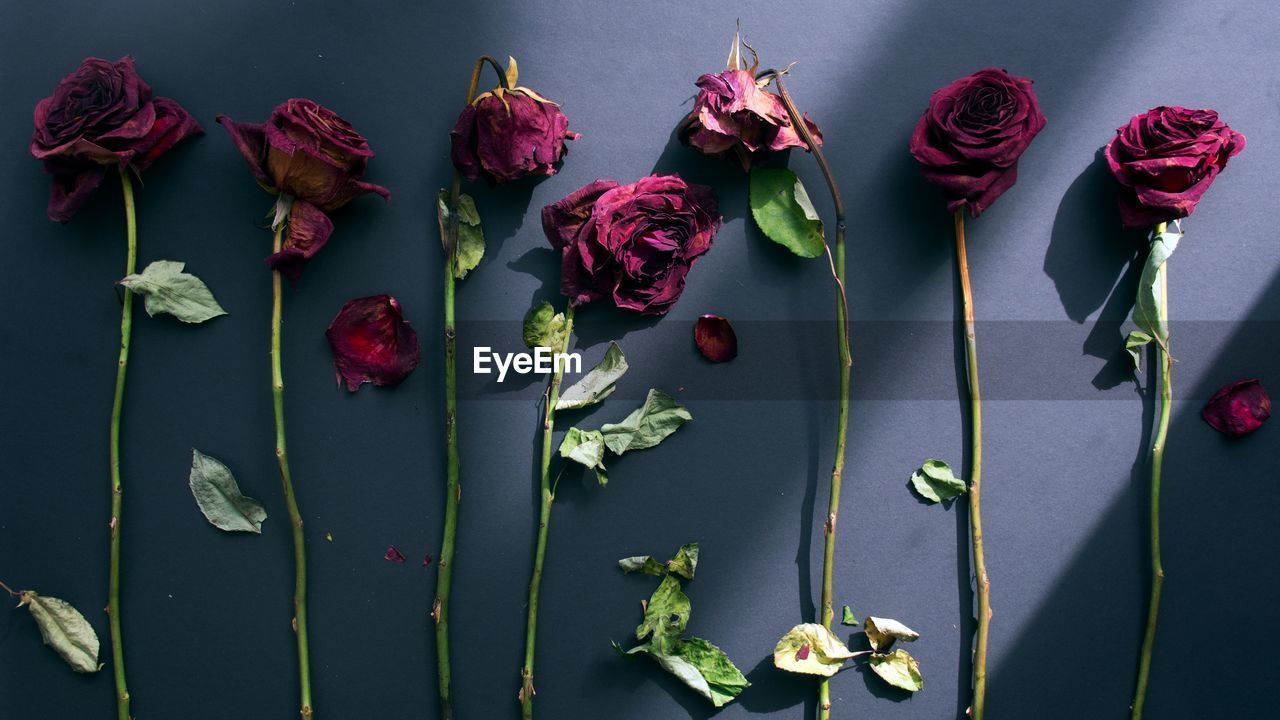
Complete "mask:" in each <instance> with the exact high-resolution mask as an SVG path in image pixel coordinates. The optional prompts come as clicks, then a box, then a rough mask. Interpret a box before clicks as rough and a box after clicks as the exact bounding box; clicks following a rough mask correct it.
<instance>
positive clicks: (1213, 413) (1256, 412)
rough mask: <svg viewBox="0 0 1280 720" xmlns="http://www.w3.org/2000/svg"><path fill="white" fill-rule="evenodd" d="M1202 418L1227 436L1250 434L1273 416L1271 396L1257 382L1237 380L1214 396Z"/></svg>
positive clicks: (1206, 405) (1205, 407)
mask: <svg viewBox="0 0 1280 720" xmlns="http://www.w3.org/2000/svg"><path fill="white" fill-rule="evenodd" d="M1200 417H1202V418H1204V421H1205V422H1207V423H1209V425H1210V426H1211V427H1213V429H1214V430H1217V431H1218V432H1220V433H1222V434H1224V435H1236V436H1239V435H1248V434H1249V433H1251V432H1253V431H1254V430H1257V429H1258V428H1259V427H1261V426H1262V423H1264V422H1266V420H1267V418H1269V417H1271V396H1269V395H1267V391H1266V389H1264V388H1263V387H1262V383H1260V382H1258V381H1257V380H1254V379H1248V380H1238V381H1236V382H1233V383H1229V384H1227V385H1224V386H1222V388H1220V389H1219V390H1218V392H1216V393H1214V394H1213V397H1211V398H1209V402H1208V403H1206V404H1205V406H1204V409H1203V410H1201V411H1200Z"/></svg>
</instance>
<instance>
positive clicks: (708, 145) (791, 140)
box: [679, 69, 822, 170]
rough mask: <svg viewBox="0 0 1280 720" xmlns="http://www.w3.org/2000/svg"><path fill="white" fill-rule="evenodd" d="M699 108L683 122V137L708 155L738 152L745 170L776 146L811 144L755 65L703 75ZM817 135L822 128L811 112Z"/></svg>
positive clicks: (819, 136) (819, 138)
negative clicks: (763, 83) (760, 79)
mask: <svg viewBox="0 0 1280 720" xmlns="http://www.w3.org/2000/svg"><path fill="white" fill-rule="evenodd" d="M697 86H698V97H697V99H696V100H695V101H694V103H693V110H692V111H691V112H690V113H689V115H688V117H686V118H685V119H684V121H683V122H681V123H680V129H679V134H680V140H681V141H682V142H684V143H685V144H686V145H689V146H691V147H693V148H694V149H695V150H697V151H698V152H701V153H703V154H705V155H716V156H728V155H731V156H733V157H734V158H735V159H736V160H737V161H738V162H739V163H740V164H741V165H742V169H743V170H750V169H751V164H752V162H754V161H756V160H759V159H761V158H762V157H764V156H765V155H767V154H768V153H770V152H772V151H775V150H785V149H787V148H792V147H798V148H804V149H805V150H808V149H809V147H808V146H807V145H805V142H804V140H803V139H801V137H800V135H799V133H797V132H796V129H795V127H793V126H792V124H791V119H790V116H789V115H788V114H787V108H786V106H785V105H783V103H782V98H781V97H779V96H778V95H777V94H776V93H773V92H770V91H769V90H767V89H766V88H764V87H761V86H760V85H759V84H758V83H757V82H756V79H755V75H754V73H752V72H751V71H750V70H738V69H729V70H725V71H724V72H722V73H718V74H715V75H712V74H709V73H708V74H706V75H703V76H702V77H700V78H698V82H697ZM804 122H805V126H806V127H807V128H808V130H809V133H810V134H811V135H812V136H813V141H814V142H815V143H817V144H819V145H821V144H822V132H821V131H820V130H818V126H817V125H814V124H813V123H812V122H810V120H809V117H808V116H807V115H806V116H805V118H804Z"/></svg>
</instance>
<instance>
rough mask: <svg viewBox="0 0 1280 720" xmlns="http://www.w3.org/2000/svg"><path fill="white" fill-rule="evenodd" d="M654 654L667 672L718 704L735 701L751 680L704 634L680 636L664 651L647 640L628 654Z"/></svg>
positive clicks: (720, 705)
mask: <svg viewBox="0 0 1280 720" xmlns="http://www.w3.org/2000/svg"><path fill="white" fill-rule="evenodd" d="M638 653H639V654H645V655H648V656H649V657H652V658H653V659H654V660H656V661H657V662H658V664H659V665H661V666H662V667H663V669H665V670H666V671H667V672H669V673H671V674H672V675H675V676H676V677H677V678H679V679H680V681H681V682H683V683H684V684H685V685H688V686H689V687H691V688H693V689H694V690H696V691H697V692H698V694H699V695H701V696H702V697H704V698H706V699H708V700H710V701H711V704H712V705H714V706H716V707H723V706H724V705H726V704H728V703H730V702H732V701H733V699H734V698H736V697H738V695H739V694H740V693H741V692H742V691H743V690H746V689H747V688H749V687H751V683H750V682H747V678H746V677H744V676H743V674H742V671H740V670H738V668H737V667H736V666H735V665H734V664H733V661H732V660H730V659H729V656H728V655H725V654H724V651H723V650H721V649H720V648H718V647H716V646H715V645H712V644H711V643H709V642H707V641H706V640H703V639H702V638H697V637H694V638H689V639H687V640H677V641H675V642H674V643H672V644H671V646H670V647H668V648H667V649H666V650H665V651H662V650H658V649H656V648H654V647H653V646H652V643H646V644H644V645H640V646H637V647H634V648H632V649H631V650H628V651H627V654H628V655H634V654H638Z"/></svg>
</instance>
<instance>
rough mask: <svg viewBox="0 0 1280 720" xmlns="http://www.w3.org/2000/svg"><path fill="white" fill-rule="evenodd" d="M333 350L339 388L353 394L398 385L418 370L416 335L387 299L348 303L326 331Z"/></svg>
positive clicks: (374, 296)
mask: <svg viewBox="0 0 1280 720" xmlns="http://www.w3.org/2000/svg"><path fill="white" fill-rule="evenodd" d="M325 337H327V338H329V347H330V348H332V349H333V367H334V370H335V371H336V374H337V378H338V384H339V385H341V384H342V382H343V381H344V380H345V381H346V383H347V389H348V390H350V391H351V392H355V391H356V390H357V389H358V388H359V387H360V385H361V384H363V383H367V382H371V383H373V384H374V385H390V386H395V385H399V384H400V383H401V382H402V381H403V380H404V379H405V378H407V377H409V373H411V372H413V369H414V368H416V367H418V359H419V350H418V334H417V333H415V332H414V331H413V328H412V327H410V326H409V323H407V322H405V320H404V316H402V315H401V314H400V303H398V302H396V299H395V298H393V297H391V296H390V295H373V296H371V297H364V298H357V299H355V300H350V301H348V302H347V304H346V305H343V306H342V309H341V310H339V311H338V314H337V315H336V316H334V318H333V322H331V323H329V329H328V330H326V331H325Z"/></svg>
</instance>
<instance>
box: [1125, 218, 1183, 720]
mask: <svg viewBox="0 0 1280 720" xmlns="http://www.w3.org/2000/svg"><path fill="white" fill-rule="evenodd" d="M1165 227H1166V224H1165V223H1160V224H1159V225H1157V226H1156V234H1157V235H1160V234H1161V233H1163V232H1164V231H1165ZM1168 269H1169V264H1168V262H1167V261H1166V262H1165V265H1164V267H1161V268H1160V273H1159V274H1158V275H1157V277H1158V278H1159V282H1160V309H1159V313H1160V323H1161V324H1163V325H1167V324H1168V322H1169V278H1168V275H1167V274H1166V273H1167V272H1168ZM1165 343H1166V346H1165V347H1161V346H1160V344H1159V343H1155V348H1156V357H1157V358H1159V360H1160V424H1159V425H1158V426H1156V437H1155V441H1154V442H1153V443H1152V445H1151V601H1150V605H1149V607H1148V609H1147V631H1146V634H1145V635H1144V636H1143V638H1142V655H1140V656H1139V659H1138V687H1137V690H1136V691H1135V692H1134V696H1133V714H1132V716H1131V717H1132V719H1133V720H1141V718H1142V708H1143V706H1144V705H1146V702H1147V680H1148V679H1149V678H1150V675H1151V649H1152V647H1154V646H1155V642H1156V621H1157V620H1158V619H1159V614H1160V592H1161V590H1162V589H1163V588H1164V565H1163V564H1162V563H1161V562H1160V470H1161V469H1162V468H1163V467H1164V443H1165V438H1166V436H1168V434H1169V411H1170V409H1171V408H1170V406H1171V405H1172V403H1173V377H1172V373H1173V358H1172V357H1170V355H1169V351H1168V349H1167V344H1168V340H1167V339H1166V340H1165Z"/></svg>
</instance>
